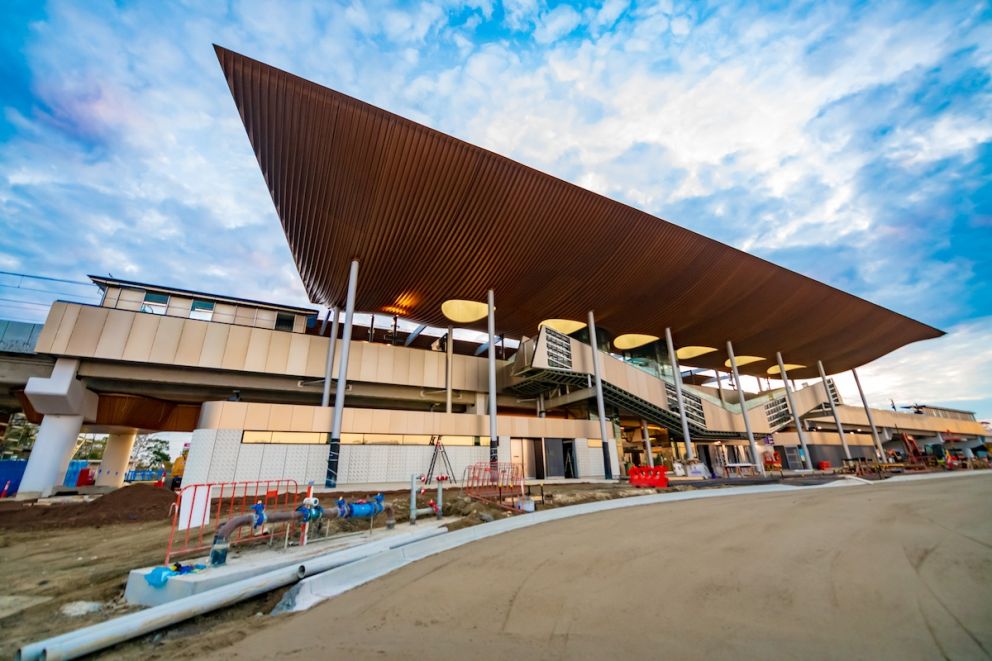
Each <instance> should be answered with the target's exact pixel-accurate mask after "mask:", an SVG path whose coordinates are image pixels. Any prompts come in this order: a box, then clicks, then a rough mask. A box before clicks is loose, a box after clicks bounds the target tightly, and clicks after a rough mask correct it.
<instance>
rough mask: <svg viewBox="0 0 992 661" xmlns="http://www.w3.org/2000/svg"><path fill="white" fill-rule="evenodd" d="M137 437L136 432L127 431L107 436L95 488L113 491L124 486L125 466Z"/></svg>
mask: <svg viewBox="0 0 992 661" xmlns="http://www.w3.org/2000/svg"><path fill="white" fill-rule="evenodd" d="M137 435H138V433H137V432H136V431H129V432H124V433H119V434H110V435H108V436H107V445H106V446H104V448H103V457H101V459H100V467H99V468H98V469H97V471H96V481H95V482H94V484H96V486H98V487H114V488H115V489H120V488H121V487H122V486H124V475H125V474H126V473H127V464H128V461H129V460H130V459H131V450H133V449H134V439H135V437H136V436H137Z"/></svg>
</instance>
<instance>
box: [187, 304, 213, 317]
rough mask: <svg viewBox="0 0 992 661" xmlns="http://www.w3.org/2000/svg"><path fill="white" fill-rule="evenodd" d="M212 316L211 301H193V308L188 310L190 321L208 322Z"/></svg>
mask: <svg viewBox="0 0 992 661" xmlns="http://www.w3.org/2000/svg"><path fill="white" fill-rule="evenodd" d="M213 316H214V302H213V301H193V307H192V308H190V311H189V318H190V319H201V320H203V321H210V320H211V319H213Z"/></svg>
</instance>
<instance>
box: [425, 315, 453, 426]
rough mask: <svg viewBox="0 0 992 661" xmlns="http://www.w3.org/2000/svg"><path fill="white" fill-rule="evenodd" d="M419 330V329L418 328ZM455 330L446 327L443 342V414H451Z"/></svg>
mask: <svg viewBox="0 0 992 661" xmlns="http://www.w3.org/2000/svg"><path fill="white" fill-rule="evenodd" d="M418 328H419V327H418ZM454 333H455V328H454V326H448V336H447V338H446V339H445V340H444V355H445V361H444V412H445V413H451V365H452V363H453V362H454V356H455V335H454Z"/></svg>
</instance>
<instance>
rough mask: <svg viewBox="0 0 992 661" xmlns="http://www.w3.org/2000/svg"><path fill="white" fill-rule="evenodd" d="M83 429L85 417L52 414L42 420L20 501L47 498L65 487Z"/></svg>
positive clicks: (21, 487)
mask: <svg viewBox="0 0 992 661" xmlns="http://www.w3.org/2000/svg"><path fill="white" fill-rule="evenodd" d="M82 427H83V416H81V415H55V414H48V415H46V416H45V417H44V418H42V420H41V425H39V427H38V436H37V437H36V438H35V441H34V447H32V448H31V457H30V458H29V459H28V465H27V467H25V469H24V477H23V478H21V486H20V488H19V489H18V491H17V498H18V500H24V499H29V498H47V497H48V496H51V495H52V493H53V492H54V491H55V489H56V487H59V486H61V485H62V481H63V480H64V479H65V472H66V470H67V469H68V468H69V461H70V460H71V459H72V455H73V453H74V452H75V451H76V439H77V438H78V436H79V430H80V429H82Z"/></svg>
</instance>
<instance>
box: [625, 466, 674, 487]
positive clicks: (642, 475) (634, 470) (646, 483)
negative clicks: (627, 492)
mask: <svg viewBox="0 0 992 661" xmlns="http://www.w3.org/2000/svg"><path fill="white" fill-rule="evenodd" d="M667 470H668V469H667V468H665V467H664V466H654V467H653V468H652V467H650V466H631V468H630V470H629V471H627V475H628V476H629V477H630V485H631V486H634V487H657V488H659V489H664V488H666V487H667V486H668V477H667V476H666V475H665V473H666V472H667Z"/></svg>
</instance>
